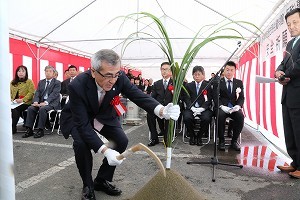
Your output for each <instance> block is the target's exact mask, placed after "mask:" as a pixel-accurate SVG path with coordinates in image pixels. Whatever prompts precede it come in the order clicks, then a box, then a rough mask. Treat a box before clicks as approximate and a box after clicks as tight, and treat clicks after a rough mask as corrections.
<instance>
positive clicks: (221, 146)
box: [219, 142, 225, 151]
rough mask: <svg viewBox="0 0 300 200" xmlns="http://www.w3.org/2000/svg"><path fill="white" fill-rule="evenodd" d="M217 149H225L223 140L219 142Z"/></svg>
mask: <svg viewBox="0 0 300 200" xmlns="http://www.w3.org/2000/svg"><path fill="white" fill-rule="evenodd" d="M219 150H221V151H225V142H220V143H219Z"/></svg>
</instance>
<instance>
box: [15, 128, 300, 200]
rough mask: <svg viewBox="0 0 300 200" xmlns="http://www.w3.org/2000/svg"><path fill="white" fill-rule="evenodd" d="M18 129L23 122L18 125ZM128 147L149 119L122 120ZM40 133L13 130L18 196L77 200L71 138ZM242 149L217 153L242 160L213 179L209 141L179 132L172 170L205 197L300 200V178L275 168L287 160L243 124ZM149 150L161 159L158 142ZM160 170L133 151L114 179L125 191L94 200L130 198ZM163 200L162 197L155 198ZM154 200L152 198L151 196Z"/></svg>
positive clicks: (97, 158) (21, 199)
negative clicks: (195, 142)
mask: <svg viewBox="0 0 300 200" xmlns="http://www.w3.org/2000/svg"><path fill="white" fill-rule="evenodd" d="M18 129H19V130H20V131H21V130H22V127H18ZM124 130H125V132H126V133H127V135H128V138H129V147H130V146H132V145H134V144H137V143H139V142H141V143H143V144H147V143H148V127H147V124H142V125H140V126H127V125H124ZM47 133H48V135H45V136H44V137H42V138H39V139H35V138H33V137H30V138H26V139H23V138H22V135H23V133H21V132H19V133H17V134H14V135H13V140H14V143H13V144H14V159H15V160H14V161H15V182H16V199H17V200H50V199H51V200H53V199H58V200H76V199H78V200H79V199H80V194H81V189H82V183H81V180H80V177H79V174H78V171H77V168H76V165H75V161H74V152H73V149H72V138H70V139H68V140H65V139H64V138H63V137H62V136H60V135H57V133H56V132H55V133H52V134H50V131H48V132H47ZM242 135H243V136H242V145H241V146H242V152H241V153H238V152H235V151H233V150H232V149H228V151H225V152H217V158H218V159H219V162H227V163H231V164H238V163H241V164H243V165H244V167H243V168H242V169H241V168H238V167H232V166H222V165H217V166H216V170H215V178H216V181H215V182H212V174H213V173H212V169H213V167H212V165H211V164H210V162H209V161H210V159H211V157H212V156H213V149H214V148H213V147H214V145H213V143H212V142H211V143H210V144H208V145H205V146H203V147H198V146H190V145H189V144H184V143H183V142H182V135H181V134H180V133H178V134H177V138H176V139H175V141H174V142H173V157H172V164H171V169H172V170H175V171H177V172H179V173H180V174H181V175H182V176H183V177H184V178H185V179H186V180H187V181H188V182H189V183H190V184H191V186H192V187H194V188H195V189H196V190H197V191H199V192H200V193H201V194H202V195H203V196H204V197H205V199H217V200H218V199H220V200H221V199H222V200H227V199H228V200H238V199H245V200H248V199H249V200H250V199H251V200H252V199H278V200H281V199H285V200H299V199H300V181H299V180H298V179H294V178H290V177H289V176H288V175H287V174H285V173H281V172H279V171H278V170H276V167H275V165H276V164H278V163H282V164H283V163H285V162H286V163H288V162H289V160H288V159H287V158H286V157H285V156H284V155H283V154H281V153H280V152H278V151H277V150H276V148H274V147H273V146H272V145H271V144H270V143H269V142H268V141H266V140H265V139H264V138H263V137H262V136H261V135H260V133H258V132H256V131H255V130H253V129H252V128H251V127H248V126H245V127H244V129H243V132H242ZM151 149H152V150H153V151H154V152H155V153H156V154H157V155H158V156H159V158H160V159H161V160H162V162H163V163H165V157H166V156H165V148H164V146H163V144H162V143H160V144H158V145H156V146H154V147H151ZM102 158H103V156H102V155H100V154H95V155H94V166H93V175H94V176H95V174H96V173H97V170H98V168H99V166H100V163H101V160H102ZM193 160H204V161H208V162H209V163H208V164H201V165H188V164H186V162H187V161H193ZM157 172H158V167H157V165H156V164H155V162H154V161H153V160H152V159H151V158H150V157H149V156H148V155H147V154H145V153H144V152H137V153H135V154H134V155H132V156H130V157H129V158H127V159H126V160H125V161H124V162H123V163H122V165H121V166H119V167H117V169H116V173H115V176H114V181H113V184H115V185H117V186H118V187H119V188H120V189H122V190H123V193H122V195H121V196H118V197H112V196H108V195H106V194H104V193H102V192H95V193H96V197H97V200H99V199H100V200H113V199H115V200H117V199H129V198H130V197H132V196H133V195H134V194H135V193H136V192H137V191H138V190H139V189H141V188H142V186H143V185H145V184H146V183H147V182H148V181H149V180H150V179H151V178H153V177H154V176H155V175H156V173H157ZM157 199H159V200H164V199H166V198H164V197H157ZM151 200H153V199H151Z"/></svg>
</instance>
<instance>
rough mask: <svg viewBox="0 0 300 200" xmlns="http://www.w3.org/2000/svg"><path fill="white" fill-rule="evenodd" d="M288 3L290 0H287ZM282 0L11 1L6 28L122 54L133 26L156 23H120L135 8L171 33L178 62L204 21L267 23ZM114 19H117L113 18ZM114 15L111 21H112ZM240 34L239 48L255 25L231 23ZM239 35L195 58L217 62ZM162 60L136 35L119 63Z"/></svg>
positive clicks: (253, 34) (83, 50)
mask: <svg viewBox="0 0 300 200" xmlns="http://www.w3.org/2000/svg"><path fill="white" fill-rule="evenodd" d="M287 2H288V1H287ZM282 4H286V2H284V1H283V0H268V1H261V0H252V1H244V0H226V1H221V0H201V1H200V0H185V1H183V0H109V1H104V0H94V1H92V0H64V1H61V0H51V1H49V0H39V1H38V0H26V1H23V0H11V1H9V28H10V34H11V36H12V37H14V36H16V37H18V36H20V37H23V38H27V39H30V40H33V41H37V42H39V43H42V44H46V45H51V46H54V47H57V48H61V49H66V50H70V51H72V52H77V53H80V54H84V55H91V54H93V53H94V52H96V51H98V50H100V49H103V48H109V49H114V50H115V51H116V52H118V53H121V48H122V42H123V41H124V39H125V38H126V37H127V36H128V35H129V34H130V33H133V32H135V31H141V30H146V31H149V30H150V29H151V28H154V27H155V24H153V23H151V21H150V20H140V21H138V23H137V22H135V21H128V22H126V23H125V25H124V26H123V27H122V28H121V24H122V21H123V18H118V19H115V18H116V17H118V16H125V15H128V14H130V13H135V12H149V13H151V14H154V15H155V16H157V17H159V18H160V19H161V20H162V21H163V23H164V24H165V26H166V29H167V31H168V33H169V37H170V38H172V40H171V42H172V45H173V50H174V55H175V58H176V59H177V61H178V62H180V58H181V57H182V56H183V54H184V52H185V50H186V48H187V46H188V45H189V44H190V42H191V38H193V37H194V36H195V34H196V32H197V31H198V30H199V29H200V28H201V27H203V26H205V25H209V24H218V23H220V22H221V21H223V20H227V21H230V20H234V21H239V20H241V21H248V22H251V23H253V24H255V25H256V26H258V27H259V28H262V30H263V25H264V24H265V25H267V24H268V21H267V20H268V19H269V20H270V19H271V18H272V14H276V10H277V8H279V7H280V5H281V6H283V5H282ZM113 19H115V20H113ZM111 20H113V21H111ZM234 28H235V29H237V30H238V31H239V32H241V33H242V34H243V36H244V37H245V39H246V40H243V41H242V48H241V49H240V50H239V51H238V53H237V54H236V55H235V56H234V57H233V59H234V60H237V58H238V57H237V56H238V55H239V54H241V53H242V52H243V48H246V47H247V45H248V44H249V43H248V41H250V40H253V39H255V38H257V35H258V34H257V30H255V28H254V27H251V26H246V25H242V26H240V25H235V26H234ZM201 37H202V38H203V37H206V35H205V34H204V35H201V36H200V39H199V40H201ZM237 42H238V41H237V40H236V41H235V40H218V41H216V42H214V43H211V44H209V45H207V46H205V47H204V48H202V49H201V50H200V52H199V54H198V55H197V58H195V61H194V63H195V64H198V65H202V66H205V67H207V66H209V67H215V68H216V69H217V68H218V67H220V66H221V65H222V64H223V63H224V62H225V61H226V60H227V58H228V57H229V56H230V55H231V53H232V52H233V51H234V50H235V49H236V47H237ZM163 61H166V58H165V55H164V54H163V53H162V51H161V50H160V49H159V47H158V46H156V45H155V44H153V43H151V42H147V41H145V40H139V41H138V42H135V43H133V44H132V45H130V46H129V47H128V49H127V50H126V52H125V54H124V55H123V64H124V65H130V66H133V67H139V68H145V69H147V68H152V67H153V66H159V65H160V63H161V62H163Z"/></svg>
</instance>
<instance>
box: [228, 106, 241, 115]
mask: <svg viewBox="0 0 300 200" xmlns="http://www.w3.org/2000/svg"><path fill="white" fill-rule="evenodd" d="M240 109H241V106H239V105H235V106H234V107H232V108H231V109H230V111H229V113H230V114H231V113H233V112H237V111H239V110H240Z"/></svg>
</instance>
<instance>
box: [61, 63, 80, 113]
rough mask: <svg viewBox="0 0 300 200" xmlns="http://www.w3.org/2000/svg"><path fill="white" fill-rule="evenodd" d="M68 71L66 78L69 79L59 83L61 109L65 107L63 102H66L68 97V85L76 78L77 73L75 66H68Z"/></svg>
mask: <svg viewBox="0 0 300 200" xmlns="http://www.w3.org/2000/svg"><path fill="white" fill-rule="evenodd" d="M67 70H68V76H69V78H67V79H66V80H64V81H63V82H62V83H61V90H60V93H61V95H62V100H61V107H62V108H63V107H64V105H65V102H66V100H67V97H68V96H69V89H68V85H69V83H71V82H72V81H73V80H74V78H75V77H76V76H77V74H78V72H77V67H76V66H75V65H70V66H69V68H68V69H67Z"/></svg>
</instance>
